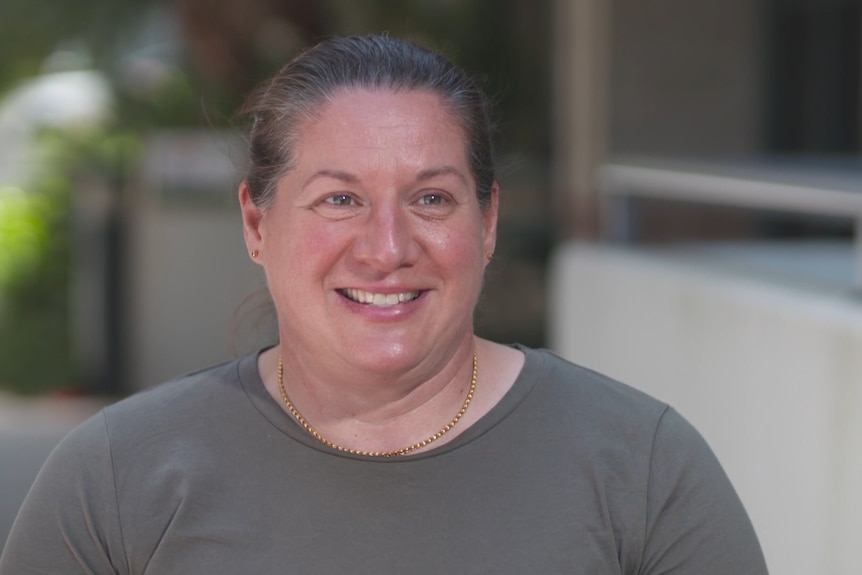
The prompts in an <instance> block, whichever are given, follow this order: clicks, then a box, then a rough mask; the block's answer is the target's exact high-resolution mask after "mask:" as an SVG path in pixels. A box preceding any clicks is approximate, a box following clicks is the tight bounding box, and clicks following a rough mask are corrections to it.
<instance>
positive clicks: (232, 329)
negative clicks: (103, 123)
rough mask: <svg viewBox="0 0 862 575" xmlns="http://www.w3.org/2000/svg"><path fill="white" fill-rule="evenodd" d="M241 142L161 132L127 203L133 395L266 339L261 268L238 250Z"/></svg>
mask: <svg viewBox="0 0 862 575" xmlns="http://www.w3.org/2000/svg"><path fill="white" fill-rule="evenodd" d="M241 149H242V145H241V143H240V142H238V141H237V140H236V139H234V137H232V136H229V135H224V134H217V133H212V132H208V133H195V132H191V133H183V132H178V133H163V134H158V135H156V136H154V137H153V138H152V139H151V140H150V142H149V146H148V150H149V152H148V154H147V159H146V161H145V163H144V167H143V174H142V177H141V180H140V185H139V187H138V189H137V190H136V192H137V193H135V194H134V197H133V198H132V202H131V205H130V206H129V213H130V217H129V218H128V220H129V229H130V230H131V233H130V250H129V257H128V262H129V264H130V266H131V267H130V268H129V269H128V277H127V278H126V282H127V285H128V296H129V297H128V312H127V313H128V322H127V325H128V334H127V337H128V339H129V342H128V350H127V356H128V365H127V366H126V371H127V372H128V374H129V378H130V381H128V382H124V384H123V388H124V389H127V390H129V391H134V390H137V389H141V388H144V387H148V386H152V385H155V384H158V383H161V382H163V381H165V380H166V379H169V378H172V377H175V376H177V375H182V374H185V373H188V372H190V371H193V370H197V369H200V368H203V367H207V366H209V365H212V364H214V363H218V362H222V361H225V360H228V359H231V358H233V357H235V356H236V355H238V354H242V353H244V352H249V351H251V350H253V349H256V347H257V346H258V345H262V344H263V343H264V342H274V341H275V340H274V339H273V338H272V333H273V330H271V329H269V328H270V327H271V325H270V323H269V321H268V320H269V319H271V316H270V315H269V314H268V308H266V306H265V301H266V298H265V297H259V298H253V300H252V301H251V302H250V305H248V306H246V305H243V302H244V301H245V300H246V298H248V297H250V296H253V295H254V294H256V293H261V291H262V290H263V289H264V287H265V280H264V277H263V273H262V272H261V271H260V268H259V267H258V266H257V265H255V264H253V263H252V262H251V261H250V259H249V256H248V254H247V253H246V248H245V244H244V242H243V237H242V221H241V219H240V213H239V203H238V201H237V199H236V188H237V184H238V181H239V173H238V171H239V167H240V165H241V163H240V161H239V160H237V157H238V156H237V154H239V150H241Z"/></svg>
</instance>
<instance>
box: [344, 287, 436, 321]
mask: <svg viewBox="0 0 862 575" xmlns="http://www.w3.org/2000/svg"><path fill="white" fill-rule="evenodd" d="M335 291H336V293H337V294H338V295H339V296H340V298H339V299H340V300H341V301H342V302H343V303H344V304H345V305H346V306H347V307H348V308H350V309H351V310H352V311H354V312H356V313H361V314H363V315H365V316H368V317H374V318H378V319H386V318H392V319H394V318H400V317H403V316H404V315H405V314H409V313H410V312H412V311H415V310H416V308H417V307H418V306H419V305H420V304H421V302H422V301H423V300H424V299H425V296H426V294H427V293H428V291H427V290H417V289H405V288H386V289H383V288H377V289H359V288H340V289H337V290H335ZM382 298H388V299H389V302H387V301H385V300H384V301H381V299H382ZM357 299H362V300H364V301H357ZM369 299H370V300H371V301H370V302H369V303H365V300H369ZM375 299H376V302H377V303H375ZM393 299H395V300H397V301H396V303H391V302H392V301H393Z"/></svg>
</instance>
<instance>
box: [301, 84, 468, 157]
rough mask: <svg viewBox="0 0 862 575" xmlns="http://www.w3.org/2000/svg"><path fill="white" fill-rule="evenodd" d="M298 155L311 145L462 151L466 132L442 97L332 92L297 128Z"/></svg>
mask: <svg viewBox="0 0 862 575" xmlns="http://www.w3.org/2000/svg"><path fill="white" fill-rule="evenodd" d="M298 136H299V138H298V139H299V144H300V145H299V150H298V151H299V152H300V154H301V153H302V150H303V148H306V147H307V146H309V145H311V146H314V145H315V144H318V145H322V146H335V147H339V146H343V145H346V144H348V143H351V142H352V143H354V144H362V143H364V144H365V145H368V146H373V145H374V144H379V145H384V146H385V145H387V144H389V145H393V146H405V145H420V144H421V145H424V146H433V145H435V144H436V145H441V146H446V147H450V148H455V149H456V150H459V151H463V150H465V149H466V137H465V132H464V130H463V128H462V126H461V123H460V122H459V121H458V118H457V117H456V116H455V115H454V114H452V113H451V111H450V109H449V108H448V107H447V106H446V102H445V100H444V99H443V97H442V96H440V95H439V94H436V93H434V92H430V91H425V90H404V91H397V90H390V89H384V88H381V89H364V88H349V89H341V90H338V91H336V92H333V93H332V94H331V95H330V96H329V97H328V99H327V100H326V101H325V102H324V103H323V104H321V105H320V106H319V107H318V108H317V109H316V110H315V113H314V116H313V117H312V118H311V119H309V120H308V121H306V122H305V123H304V125H302V127H301V128H300V130H299V133H298Z"/></svg>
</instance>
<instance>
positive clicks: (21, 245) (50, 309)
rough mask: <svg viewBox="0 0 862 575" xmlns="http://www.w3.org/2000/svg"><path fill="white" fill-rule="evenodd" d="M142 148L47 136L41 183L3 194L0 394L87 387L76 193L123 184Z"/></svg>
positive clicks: (111, 138)
mask: <svg viewBox="0 0 862 575" xmlns="http://www.w3.org/2000/svg"><path fill="white" fill-rule="evenodd" d="M137 147H138V146H137V139H136V138H134V137H132V136H129V135H126V134H107V133H105V132H102V131H98V132H95V131H93V132H50V133H45V134H43V135H42V136H41V137H40V139H39V141H38V146H37V148H38V156H39V158H40V162H39V165H40V169H39V170H38V176H37V177H35V178H33V180H32V182H31V184H30V185H29V186H26V188H27V189H26V190H22V189H17V188H12V187H5V188H0V387H5V388H7V389H10V390H13V391H16V392H19V393H30V394H32V393H41V392H46V391H49V390H53V389H63V388H80V387H86V382H81V381H79V380H78V374H77V370H76V366H75V363H74V352H73V345H72V341H71V332H72V329H71V309H70V286H71V276H72V273H71V271H72V270H71V266H72V250H73V245H72V220H71V214H72V202H73V195H74V192H75V185H76V182H77V181H81V180H82V178H81V177H80V176H82V175H83V174H89V173H96V174H99V175H100V176H101V177H107V178H108V179H109V180H114V181H116V180H117V179H118V178H121V177H122V175H123V174H124V172H125V171H126V169H127V166H128V165H129V161H130V159H131V158H132V157H134V154H136V152H137Z"/></svg>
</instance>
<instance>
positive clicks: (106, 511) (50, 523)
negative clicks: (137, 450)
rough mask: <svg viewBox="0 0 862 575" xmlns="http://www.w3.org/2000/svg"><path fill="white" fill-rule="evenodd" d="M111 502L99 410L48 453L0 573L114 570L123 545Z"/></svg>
mask: <svg viewBox="0 0 862 575" xmlns="http://www.w3.org/2000/svg"><path fill="white" fill-rule="evenodd" d="M116 502H117V500H116V494H115V491H114V479H113V470H112V466H111V456H110V449H109V445H108V437H107V432H106V429H105V421H104V416H103V415H101V414H99V415H97V416H95V417H93V418H92V419H90V420H89V421H87V422H86V423H84V424H83V425H81V426H80V427H78V428H77V429H75V430H74V431H72V433H70V434H69V435H68V436H67V437H66V438H65V439H64V440H63V441H62V442H60V444H59V445H58V446H57V448H56V449H55V450H54V451H53V453H52V454H51V455H50V456H49V457H48V460H47V461H46V462H45V465H44V466H43V467H42V470H41V471H40V472H39V474H38V476H37V477H36V480H35V482H34V484H33V487H32V488H31V489H30V492H29V494H28V495H27V498H26V499H25V500H24V504H23V505H22V507H21V510H20V512H19V513H18V517H17V519H16V520H15V524H14V525H13V527H12V531H11V533H10V534H9V539H8V540H7V542H6V547H5V549H4V550H3V555H2V556H0V575H26V574H30V573H33V574H35V573H39V574H40V575H42V574H58V575H59V574H70V573H88V574H94V575H101V574H108V573H111V574H113V573H119V572H120V571H119V570H118V568H117V566H118V565H122V560H121V559H119V558H122V556H123V555H122V553H123V546H122V535H121V530H120V524H119V517H118V513H117V507H116ZM118 559H119V560H118Z"/></svg>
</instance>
